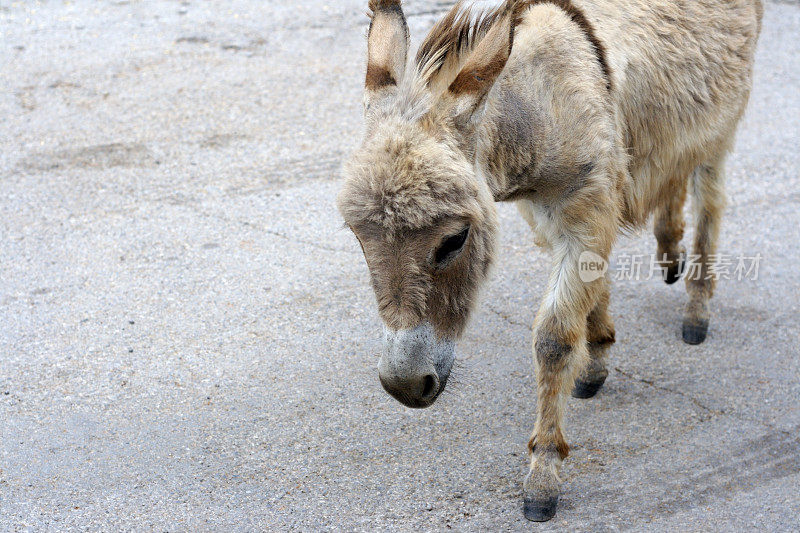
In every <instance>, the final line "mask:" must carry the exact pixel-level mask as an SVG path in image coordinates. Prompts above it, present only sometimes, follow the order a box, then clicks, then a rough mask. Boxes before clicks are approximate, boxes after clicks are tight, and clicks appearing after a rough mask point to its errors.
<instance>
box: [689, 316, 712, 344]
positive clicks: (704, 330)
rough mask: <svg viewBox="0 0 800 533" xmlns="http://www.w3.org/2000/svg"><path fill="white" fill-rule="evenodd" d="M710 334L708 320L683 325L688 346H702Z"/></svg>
mask: <svg viewBox="0 0 800 533" xmlns="http://www.w3.org/2000/svg"><path fill="white" fill-rule="evenodd" d="M707 334H708V320H701V321H700V322H691V323H690V322H684V323H683V342H685V343H686V344H700V343H701V342H703V341H704V340H706V335H707Z"/></svg>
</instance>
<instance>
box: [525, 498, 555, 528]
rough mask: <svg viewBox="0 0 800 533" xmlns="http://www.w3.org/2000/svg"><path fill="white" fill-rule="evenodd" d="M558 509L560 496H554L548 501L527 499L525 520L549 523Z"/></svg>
mask: <svg viewBox="0 0 800 533" xmlns="http://www.w3.org/2000/svg"><path fill="white" fill-rule="evenodd" d="M556 507H558V496H553V497H552V498H547V499H546V500H530V499H528V498H525V503H524V504H523V506H522V510H523V512H524V513H525V518H527V519H528V520H530V521H532V522H547V521H548V520H550V519H551V518H553V517H554V516H555V514H556Z"/></svg>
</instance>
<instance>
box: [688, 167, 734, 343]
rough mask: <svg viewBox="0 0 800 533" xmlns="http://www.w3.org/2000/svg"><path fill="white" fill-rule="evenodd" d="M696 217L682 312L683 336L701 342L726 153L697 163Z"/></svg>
mask: <svg viewBox="0 0 800 533" xmlns="http://www.w3.org/2000/svg"><path fill="white" fill-rule="evenodd" d="M690 182H691V186H692V196H693V202H692V204H693V208H694V209H693V211H694V221H695V225H696V227H695V233H694V249H693V257H692V263H693V264H692V265H691V268H690V272H688V273H687V275H686V291H687V292H688V293H689V303H688V304H687V305H686V310H685V312H684V315H683V340H684V342H686V343H688V344H700V343H701V342H703V341H704V340H705V338H706V334H707V333H708V321H709V310H708V300H709V299H710V298H711V296H712V294H713V292H714V284H715V281H716V280H715V279H714V277H715V276H714V271H713V263H714V261H715V254H716V251H717V239H718V237H719V229H720V222H721V219H722V212H723V211H724V209H725V183H724V182H725V173H724V168H723V157H718V158H715V159H714V160H713V161H710V162H706V163H704V164H702V165H700V166H698V167H697V168H696V169H695V171H694V174H693V175H692V176H691V178H690Z"/></svg>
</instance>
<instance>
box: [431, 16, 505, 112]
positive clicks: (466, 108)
mask: <svg viewBox="0 0 800 533" xmlns="http://www.w3.org/2000/svg"><path fill="white" fill-rule="evenodd" d="M513 3H514V2H507V5H508V6H511V5H512V4H513ZM513 21H514V14H513V13H512V9H511V7H508V8H507V9H506V12H505V13H504V15H503V16H502V17H500V19H499V20H498V21H497V22H495V24H494V25H492V27H491V28H490V29H489V31H488V32H487V33H486V35H485V36H484V37H483V39H481V41H480V42H479V43H478V45H477V46H476V47H475V49H474V50H473V51H472V53H471V54H470V55H469V56H468V57H467V59H466V61H465V63H464V66H463V67H462V68H461V71H460V72H459V73H458V75H457V76H456V78H455V79H454V80H453V82H452V83H451V84H450V86H449V87H448V89H447V91H445V93H444V94H443V95H442V98H443V99H444V100H445V101H446V102H447V105H448V106H449V107H450V112H451V115H452V116H453V118H454V119H455V121H456V124H457V125H458V124H464V123H466V121H467V120H469V118H470V117H471V116H472V115H473V113H475V111H476V110H477V109H478V108H479V107H480V105H481V104H482V103H483V101H484V99H485V98H486V95H487V94H488V93H489V89H491V88H492V86H493V85H494V82H495V81H496V80H497V78H498V76H499V75H500V73H501V72H502V71H503V68H504V67H505V66H506V62H507V61H508V56H509V55H510V54H511V45H512V44H513V41H514V22H513Z"/></svg>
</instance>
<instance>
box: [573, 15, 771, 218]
mask: <svg viewBox="0 0 800 533" xmlns="http://www.w3.org/2000/svg"><path fill="white" fill-rule="evenodd" d="M574 3H575V4H576V5H577V6H579V7H580V8H581V9H582V10H583V11H584V12H585V13H586V16H587V18H588V19H589V20H591V21H592V23H593V24H594V26H595V31H596V32H597V36H598V39H599V41H600V42H601V43H604V47H605V54H606V57H607V61H608V63H609V67H610V75H611V78H612V83H613V85H614V90H613V91H612V92H611V95H610V96H611V97H612V98H613V100H614V103H615V105H616V107H617V109H618V112H619V118H620V119H621V120H622V122H623V128H622V133H623V134H624V135H625V138H624V144H625V147H626V149H627V150H628V152H629V155H630V158H631V159H630V164H629V165H630V166H629V168H630V175H631V178H632V180H633V182H634V183H633V186H634V189H633V190H632V191H631V195H630V197H629V200H630V201H631V204H632V206H634V207H636V210H635V211H634V212H633V213H632V215H634V216H635V217H636V218H638V219H640V220H641V219H642V218H643V217H645V216H647V214H649V213H650V212H652V211H653V209H656V208H657V207H658V206H659V205H662V204H663V203H664V202H668V201H670V198H671V197H672V196H674V195H675V194H680V191H679V190H678V191H676V187H677V186H678V183H677V182H681V181H685V179H686V177H687V176H688V175H689V174H690V173H691V172H692V171H693V170H694V169H695V168H696V167H697V166H698V165H701V164H704V163H709V162H711V163H713V162H714V161H715V160H717V159H719V158H720V156H721V155H722V154H724V152H725V151H726V150H728V149H729V148H730V145H731V142H732V140H733V134H734V131H735V129H736V125H737V123H738V121H739V119H740V118H741V116H742V113H743V112H744V109H745V107H746V105H747V100H748V97H749V94H750V86H751V78H752V65H753V54H754V51H755V46H756V40H757V38H758V34H759V32H760V29H761V18H762V14H763V5H762V3H761V0H691V1H679V2H675V1H670V0H652V1H651V0H648V1H644V0H631V1H624V2H621V1H618V0H575V2H574Z"/></svg>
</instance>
